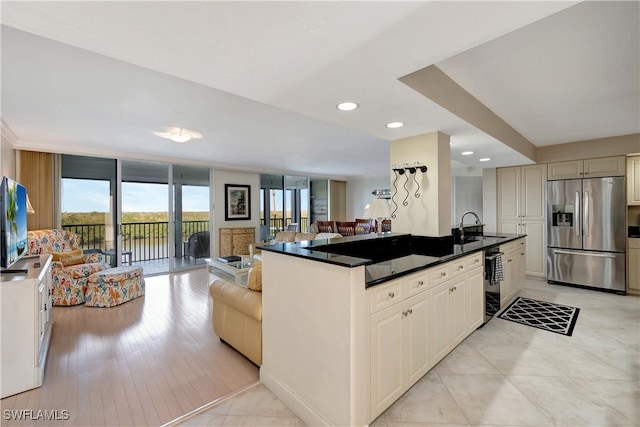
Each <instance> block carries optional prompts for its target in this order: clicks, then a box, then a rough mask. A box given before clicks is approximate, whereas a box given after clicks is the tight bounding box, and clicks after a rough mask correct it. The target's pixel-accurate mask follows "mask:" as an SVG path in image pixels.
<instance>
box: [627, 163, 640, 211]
mask: <svg viewBox="0 0 640 427" xmlns="http://www.w3.org/2000/svg"><path fill="white" fill-rule="evenodd" d="M627 204H628V205H636V206H637V205H640V156H630V157H628V158H627Z"/></svg>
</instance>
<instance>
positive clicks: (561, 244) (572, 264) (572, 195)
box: [547, 177, 626, 292]
mask: <svg viewBox="0 0 640 427" xmlns="http://www.w3.org/2000/svg"><path fill="white" fill-rule="evenodd" d="M625 197H626V190H625V179H624V177H610V178H590V179H570V180H562V181H549V182H547V245H548V247H547V279H548V280H549V282H556V283H567V284H572V285H581V286H589V287H594V288H602V289H608V290H612V291H617V292H625V287H626V286H625V274H626V268H625V243H626V240H625V239H626V234H625V230H626V228H625V206H626V198H625Z"/></svg>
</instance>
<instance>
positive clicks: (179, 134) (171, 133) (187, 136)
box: [154, 128, 202, 143]
mask: <svg viewBox="0 0 640 427" xmlns="http://www.w3.org/2000/svg"><path fill="white" fill-rule="evenodd" d="M154 134H155V135H157V136H159V137H161V138H167V139H170V140H172V141H173V142H178V143H183V142H187V141H191V140H192V139H200V138H202V135H201V134H200V133H198V132H195V131H192V130H189V129H185V128H170V129H169V130H168V131H167V132H154Z"/></svg>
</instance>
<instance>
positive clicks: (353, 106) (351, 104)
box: [336, 102, 359, 111]
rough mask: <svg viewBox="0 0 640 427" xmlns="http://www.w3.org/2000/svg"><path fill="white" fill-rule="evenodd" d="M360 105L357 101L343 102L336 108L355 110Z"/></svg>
mask: <svg viewBox="0 0 640 427" xmlns="http://www.w3.org/2000/svg"><path fill="white" fill-rule="evenodd" d="M358 107H359V105H358V104H356V103H355V102H341V103H340V104H338V105H336V108H337V109H338V110H340V111H353V110H355V109H356V108H358Z"/></svg>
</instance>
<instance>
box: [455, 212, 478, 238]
mask: <svg viewBox="0 0 640 427" xmlns="http://www.w3.org/2000/svg"><path fill="white" fill-rule="evenodd" d="M467 214H471V215H473V216H475V217H476V224H478V225H480V217H478V215H477V214H476V213H475V212H473V211H466V212H465V213H463V214H462V216H461V217H460V241H464V217H465V216H466V215H467Z"/></svg>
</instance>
